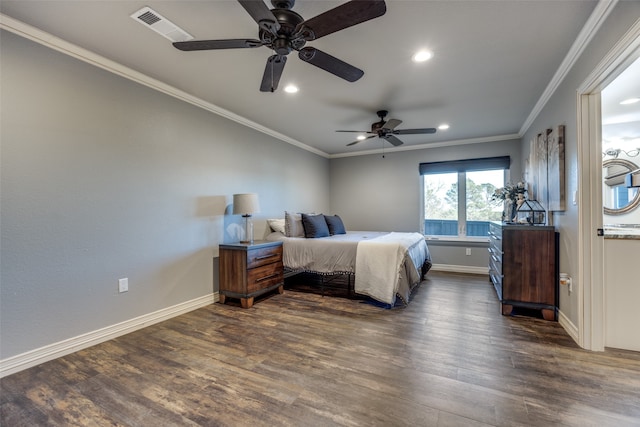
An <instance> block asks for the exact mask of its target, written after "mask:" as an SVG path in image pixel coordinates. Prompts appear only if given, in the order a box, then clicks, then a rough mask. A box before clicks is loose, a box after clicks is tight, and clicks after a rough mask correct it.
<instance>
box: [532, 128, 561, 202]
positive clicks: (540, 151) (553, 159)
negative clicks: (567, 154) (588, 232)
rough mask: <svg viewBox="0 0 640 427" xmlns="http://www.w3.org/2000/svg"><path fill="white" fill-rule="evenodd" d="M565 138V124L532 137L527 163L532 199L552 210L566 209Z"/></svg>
mask: <svg viewBox="0 0 640 427" xmlns="http://www.w3.org/2000/svg"><path fill="white" fill-rule="evenodd" d="M564 138H565V137H564V125H558V126H556V127H554V128H553V129H545V130H544V131H542V132H540V133H538V134H537V135H536V136H535V137H533V138H532V139H531V142H530V147H529V158H528V159H527V161H526V162H525V167H526V170H525V173H526V175H527V182H528V183H529V186H530V187H529V189H528V193H529V197H528V198H529V199H532V200H537V201H538V202H539V203H540V204H541V205H542V206H544V208H545V209H547V210H548V211H564V210H565V209H566V203H565V200H566V197H565V166H564Z"/></svg>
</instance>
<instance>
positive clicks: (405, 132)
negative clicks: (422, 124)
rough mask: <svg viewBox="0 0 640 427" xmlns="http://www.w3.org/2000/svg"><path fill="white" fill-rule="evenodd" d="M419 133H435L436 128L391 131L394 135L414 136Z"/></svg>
mask: <svg viewBox="0 0 640 427" xmlns="http://www.w3.org/2000/svg"><path fill="white" fill-rule="evenodd" d="M420 133H436V128H424V129H396V130H394V131H393V134H394V135H414V134H420Z"/></svg>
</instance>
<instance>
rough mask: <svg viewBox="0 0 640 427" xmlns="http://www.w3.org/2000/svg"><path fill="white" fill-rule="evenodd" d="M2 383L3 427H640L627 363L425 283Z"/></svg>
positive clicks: (194, 326) (255, 317)
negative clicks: (407, 294)
mask: <svg viewBox="0 0 640 427" xmlns="http://www.w3.org/2000/svg"><path fill="white" fill-rule="evenodd" d="M0 384H1V389H0V391H1V397H0V398H1V400H0V403H1V415H0V425H2V426H3V427H9V426H44V425H47V426H73V425H79V426H107V425H109V426H114V425H116V426H486V425H492V426H562V425H570V426H630V425H635V426H639V425H640V353H635V352H625V351H617V350H607V351H605V352H603V353H593V352H588V351H584V350H581V349H580V348H578V346H577V345H576V344H574V342H573V341H572V340H571V338H569V336H568V335H567V334H566V333H565V331H564V330H563V329H562V327H560V326H559V325H558V324H557V323H556V322H548V321H544V320H541V319H536V318H534V317H520V316H514V317H504V316H501V315H500V308H499V304H498V302H497V300H496V296H495V293H494V292H493V289H492V287H491V284H490V283H489V281H488V279H487V277H486V276H471V275H458V274H451V273H448V274H447V273H439V272H430V273H429V274H428V276H427V280H426V281H424V282H423V283H422V285H421V287H420V288H419V289H418V290H417V291H416V292H415V294H414V297H413V300H412V302H411V303H410V304H409V306H408V307H406V308H401V309H393V310H386V309H382V308H379V307H376V306H374V305H371V304H369V303H366V302H364V301H362V300H353V299H346V298H338V297H327V296H325V297H323V296H321V295H317V294H312V293H304V292H293V291H285V293H284V294H282V295H279V294H276V295H272V296H269V297H267V298H264V299H262V300H259V301H257V302H256V304H255V305H254V306H253V308H251V309H248V310H244V309H242V308H240V307H237V306H234V305H229V304H227V305H221V304H213V305H211V306H208V307H205V308H202V309H199V310H197V311H193V312H191V313H188V314H186V315H182V316H180V317H177V318H174V319H171V320H168V321H165V322H163V323H159V324H157V325H154V326H150V327H148V328H146V329H144V330H140V331H137V332H134V333H131V334H129V335H126V336H123V337H120V338H117V339H114V340H111V341H108V342H105V343H103V344H100V345H96V346H94V347H91V348H89V349H86V350H82V351H79V352H77V353H74V354H71V355H69V356H66V357H62V358H60V359H57V360H54V361H51V362H48V363H45V364H42V365H40V366H37V367H34V368H31V369H28V370H26V371H22V372H19V373H17V374H14V375H11V376H8V377H6V378H3V379H2V381H1V383H0Z"/></svg>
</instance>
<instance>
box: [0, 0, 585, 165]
mask: <svg viewBox="0 0 640 427" xmlns="http://www.w3.org/2000/svg"><path fill="white" fill-rule="evenodd" d="M266 3H267V5H268V6H269V7H270V8H271V4H270V2H266ZM341 3H343V2H342V1H328V0H326V1H325V0H323V1H318V0H306V1H305V0H298V1H297V3H296V4H295V6H294V8H293V10H294V11H296V12H297V13H299V14H300V15H302V16H303V17H304V18H306V19H309V18H311V17H314V16H316V15H318V14H320V13H322V12H324V11H326V10H329V9H331V8H333V7H335V6H338V5H339V4H341ZM596 3H597V2H596V1H595V0H581V1H557V0H550V1H545V0H532V1H528V0H519V1H515V0H513V1H485V0H475V1H426V0H424V1H419V0H406V1H405V0H387V12H386V14H385V15H383V16H382V17H380V18H377V19H374V20H371V21H368V22H365V23H363V24H360V25H357V26H354V27H351V28H348V29H345V30H342V31H339V32H337V33H334V34H330V35H328V36H326V37H323V38H321V39H319V40H315V41H313V42H309V43H308V45H309V46H313V47H316V48H318V49H321V50H323V51H325V52H327V53H329V54H331V55H333V56H336V57H338V58H340V59H342V60H343V61H346V62H348V63H350V64H352V65H354V66H356V67H358V68H361V69H362V70H364V71H365V75H364V77H363V78H362V79H360V80H359V81H357V82H355V83H348V82H346V81H344V80H342V79H340V78H338V77H335V76H333V75H332V74H329V73H327V72H325V71H323V70H321V69H319V68H316V67H314V66H312V65H310V64H307V63H304V62H303V61H301V60H300V59H299V58H298V57H297V54H296V52H293V53H292V54H291V55H289V57H288V61H287V64H286V67H285V70H284V74H283V77H282V80H281V82H280V88H279V89H278V91H276V92H275V93H263V92H260V91H259V85H260V81H261V79H262V73H263V71H264V67H265V62H266V59H267V58H268V57H269V56H270V55H271V52H270V51H269V50H268V48H266V47H260V48H255V49H234V50H217V51H200V52H182V51H179V50H177V49H175V48H174V47H173V46H172V45H171V43H170V41H169V40H167V39H165V38H163V37H162V36H160V35H158V34H157V33H155V32H153V31H151V30H150V29H148V28H145V27H144V26H143V25H141V24H140V23H138V22H136V21H134V20H133V19H132V18H130V15H131V14H132V13H134V12H136V11H137V10H139V9H140V8H142V7H144V6H149V7H151V8H152V9H153V10H155V11H156V12H158V13H160V14H161V15H163V16H164V17H166V18H168V19H169V20H171V21H173V22H174V23H175V24H177V25H179V26H180V27H181V28H182V29H184V30H185V31H187V32H189V33H190V34H192V35H193V36H194V37H195V38H196V39H227V38H258V37H257V28H258V27H257V24H256V23H255V22H254V21H253V19H252V18H251V17H250V16H249V15H248V13H247V12H246V11H245V10H244V9H243V8H242V7H241V5H240V4H239V3H237V2H236V1H232V0H224V1H220V0H217V1H203V0H193V1H192V0H178V1H169V0H162V1H135V0H131V1H113V0H111V1H98V0H70V1H56V0H46V1H35V0H19V1H14V0H2V2H1V3H0V12H2V14H4V15H5V16H8V17H10V18H12V19H15V20H18V21H21V22H23V23H26V24H28V25H30V26H33V27H35V28H37V29H39V30H42V31H44V32H46V33H50V34H52V35H54V36H56V37H59V38H61V39H62V40H64V41H67V42H70V43H72V44H74V45H76V46H79V47H81V48H83V49H87V50H89V51H91V52H93V53H95V54H97V55H100V56H102V57H104V58H107V59H109V60H111V61H115V62H116V63H118V64H121V65H123V66H125V67H128V68H130V69H133V70H135V71H137V72H140V73H142V74H144V75H146V76H149V77H151V78H153V79H157V80H159V81H161V82H164V83H166V84H168V85H170V86H172V87H175V88H177V89H179V90H181V91H183V92H185V93H187V94H190V95H192V96H194V97H197V98H199V99H201V100H203V101H204V102H205V103H208V104H212V105H214V106H217V107H220V108H222V109H226V110H229V111H230V112H232V113H235V114H237V115H238V116H241V117H242V118H246V119H247V120H249V121H251V122H255V123H257V124H259V125H261V126H263V127H265V128H267V129H269V130H271V131H273V132H275V133H279V134H282V135H284V139H285V140H286V139H289V140H293V141H294V142H296V141H297V142H299V143H301V144H304V145H306V146H309V147H312V148H313V149H315V150H319V152H322V153H326V154H328V155H344V154H345V153H355V152H361V151H363V150H365V151H368V150H372V149H379V148H380V147H381V144H382V140H380V139H378V138H374V139H371V140H368V141H366V142H362V143H360V144H357V145H355V146H353V147H346V144H347V143H349V142H351V141H353V140H354V139H355V134H348V133H336V132H335V130H337V129H355V130H368V129H369V128H370V125H371V123H372V122H374V121H377V117H376V115H375V112H376V111H377V110H380V109H387V110H389V117H388V118H397V119H400V120H402V121H403V123H402V124H401V125H399V126H398V127H397V128H398V129H407V128H422V127H436V126H438V125H440V124H441V123H448V124H450V126H451V128H450V129H449V130H447V131H438V133H436V134H435V135H402V136H399V138H400V139H402V140H403V141H404V142H405V145H404V146H403V147H411V146H422V145H425V144H442V143H446V142H451V143H454V141H457V142H459V141H460V140H469V139H472V140H478V139H480V140H482V139H484V138H492V137H513V136H515V135H517V134H518V133H519V132H520V131H521V129H522V127H523V125H525V123H526V122H527V119H528V118H529V117H530V114H531V113H532V111H534V109H535V106H536V103H537V102H538V100H539V99H540V98H541V96H542V95H543V93H544V92H545V89H546V88H547V86H548V85H549V83H550V82H551V81H552V79H553V77H554V74H555V73H556V71H557V70H558V69H559V67H560V66H561V64H562V62H563V59H564V58H565V56H566V55H567V53H568V52H569V51H570V49H571V46H572V44H573V43H574V41H575V40H576V38H577V37H578V35H579V33H580V31H581V29H582V28H583V26H584V25H585V23H586V22H587V20H588V18H589V16H590V14H591V13H592V11H593V10H594V7H595V6H596ZM420 48H426V49H430V50H432V51H433V52H434V58H433V59H431V60H430V61H427V62H425V63H422V64H415V63H413V62H412V61H411V56H412V54H413V53H414V51H416V50H417V49H420ZM290 82H292V83H295V84H297V85H298V86H299V87H300V92H298V93H297V94H295V95H291V94H287V93H285V92H284V91H283V90H282V89H283V88H284V86H285V85H286V84H287V83H290ZM385 149H387V150H389V151H391V150H393V149H395V148H394V147H392V146H390V145H389V144H388V143H386V147H385Z"/></svg>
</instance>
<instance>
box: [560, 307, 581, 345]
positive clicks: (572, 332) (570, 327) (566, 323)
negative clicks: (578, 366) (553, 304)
mask: <svg viewBox="0 0 640 427" xmlns="http://www.w3.org/2000/svg"><path fill="white" fill-rule="evenodd" d="M558 323H559V324H560V326H562V327H563V328H564V330H565V331H567V333H568V334H569V336H570V337H571V338H573V340H574V341H575V342H576V344H578V345H579V346H580V347H582V344H580V331H579V330H578V327H577V326H576V325H574V324H573V322H572V321H571V320H569V318H568V317H567V316H566V315H565V314H564V313H563V312H562V311H560V310H558Z"/></svg>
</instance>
